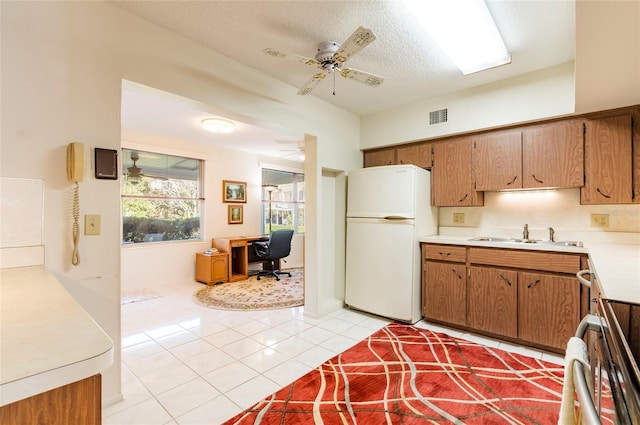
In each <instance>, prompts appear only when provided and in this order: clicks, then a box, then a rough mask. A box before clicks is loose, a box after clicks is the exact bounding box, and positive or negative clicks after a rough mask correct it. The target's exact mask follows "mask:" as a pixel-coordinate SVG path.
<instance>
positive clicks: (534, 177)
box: [531, 174, 544, 183]
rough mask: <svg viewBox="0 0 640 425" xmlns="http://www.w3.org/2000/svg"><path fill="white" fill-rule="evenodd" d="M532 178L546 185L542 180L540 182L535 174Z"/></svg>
mask: <svg viewBox="0 0 640 425" xmlns="http://www.w3.org/2000/svg"><path fill="white" fill-rule="evenodd" d="M531 177H533V179H534V180H535V181H536V182H538V183H544V182H543V181H542V180H539V179H538V178H537V177H536V175H535V174H531Z"/></svg>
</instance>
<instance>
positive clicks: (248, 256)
mask: <svg viewBox="0 0 640 425" xmlns="http://www.w3.org/2000/svg"><path fill="white" fill-rule="evenodd" d="M268 240H269V235H261V236H236V237H232V238H214V239H213V240H212V243H211V245H212V246H213V247H214V248H218V250H219V251H221V252H228V253H229V282H237V281H239V280H245V279H247V278H248V277H249V263H263V267H268V264H269V262H264V261H262V260H259V259H257V258H256V256H255V254H254V251H253V247H252V246H251V244H252V243H253V242H256V241H261V242H266V241H268ZM279 266H280V265H279V263H278V264H276V268H277V267H279ZM265 270H266V269H265Z"/></svg>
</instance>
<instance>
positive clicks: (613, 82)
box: [575, 0, 640, 113]
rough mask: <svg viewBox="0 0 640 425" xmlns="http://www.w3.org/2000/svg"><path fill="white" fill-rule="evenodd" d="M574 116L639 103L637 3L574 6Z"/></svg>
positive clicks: (639, 13)
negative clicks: (576, 113) (575, 113)
mask: <svg viewBox="0 0 640 425" xmlns="http://www.w3.org/2000/svg"><path fill="white" fill-rule="evenodd" d="M575 63H576V112H578V113H585V112H593V111H600V110H604V109H611V108H616V107H620V106H629V105H637V104H639V103H640V2H638V1H584V0H582V1H578V2H576V60H575Z"/></svg>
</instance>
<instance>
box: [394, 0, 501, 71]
mask: <svg viewBox="0 0 640 425" xmlns="http://www.w3.org/2000/svg"><path fill="white" fill-rule="evenodd" d="M404 2H405V4H406V5H407V7H408V8H409V10H411V12H412V13H413V14H414V15H415V17H416V18H417V19H418V21H420V23H421V24H422V26H423V27H424V29H425V30H426V31H427V33H429V35H430V36H431V38H433V40H434V41H435V42H436V43H437V44H438V45H439V46H440V47H441V48H442V50H444V52H445V53H446V54H447V56H449V58H451V60H452V61H453V62H454V63H455V64H456V66H457V67H458V68H459V69H460V70H461V71H462V73H463V74H464V75H468V74H472V73H475V72H479V71H484V70H486V69H490V68H495V67H497V66H501V65H506V64H509V63H511V55H510V54H509V52H508V51H507V48H506V46H505V44H504V41H503V40H502V37H501V36H500V32H499V31H498V28H497V27H496V24H495V22H494V21H493V18H492V17H491V14H490V13H489V9H488V8H487V5H486V3H485V2H484V0H457V1H451V0H432V1H423V0H404Z"/></svg>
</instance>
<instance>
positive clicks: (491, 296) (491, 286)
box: [467, 267, 518, 338]
mask: <svg viewBox="0 0 640 425" xmlns="http://www.w3.org/2000/svg"><path fill="white" fill-rule="evenodd" d="M517 305H518V272H516V271H513V270H503V269H494V268H488V267H470V268H469V282H468V284H467V316H468V319H469V327H471V328H474V329H482V330H483V331H485V332H490V333H492V334H496V335H501V336H508V337H511V338H516V337H517V336H518V335H517V334H518V311H517Z"/></svg>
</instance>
